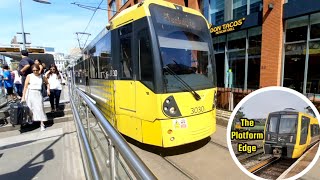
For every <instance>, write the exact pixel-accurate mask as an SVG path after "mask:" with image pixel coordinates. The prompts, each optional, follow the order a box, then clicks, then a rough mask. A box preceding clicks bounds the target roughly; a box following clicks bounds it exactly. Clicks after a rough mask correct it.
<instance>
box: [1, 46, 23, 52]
mask: <svg viewBox="0 0 320 180" xmlns="http://www.w3.org/2000/svg"><path fill="white" fill-rule="evenodd" d="M0 52H20V48H15V47H0Z"/></svg>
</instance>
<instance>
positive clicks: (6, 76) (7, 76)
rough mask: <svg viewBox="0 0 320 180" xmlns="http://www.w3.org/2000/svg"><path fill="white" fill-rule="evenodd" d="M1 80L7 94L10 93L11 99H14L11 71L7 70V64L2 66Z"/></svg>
mask: <svg viewBox="0 0 320 180" xmlns="http://www.w3.org/2000/svg"><path fill="white" fill-rule="evenodd" d="M3 70H4V71H3V80H4V87H5V88H6V90H7V94H8V95H10V98H11V100H14V95H13V80H12V77H11V72H10V70H9V66H8V65H4V66H3Z"/></svg>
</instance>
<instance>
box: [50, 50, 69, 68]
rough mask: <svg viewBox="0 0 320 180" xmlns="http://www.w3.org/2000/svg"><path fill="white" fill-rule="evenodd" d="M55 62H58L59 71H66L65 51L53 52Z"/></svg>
mask: <svg viewBox="0 0 320 180" xmlns="http://www.w3.org/2000/svg"><path fill="white" fill-rule="evenodd" d="M53 56H54V63H55V64H56V66H57V68H58V70H59V71H64V69H65V61H66V59H65V58H64V54H63V53H53Z"/></svg>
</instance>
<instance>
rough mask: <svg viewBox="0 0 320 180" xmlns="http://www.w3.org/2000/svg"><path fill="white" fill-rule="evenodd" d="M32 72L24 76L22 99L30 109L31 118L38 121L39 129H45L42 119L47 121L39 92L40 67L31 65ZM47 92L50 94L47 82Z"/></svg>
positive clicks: (40, 81)
mask: <svg viewBox="0 0 320 180" xmlns="http://www.w3.org/2000/svg"><path fill="white" fill-rule="evenodd" d="M31 69H32V72H33V73H32V74H29V75H28V76H27V78H26V81H25V85H24V89H23V96H22V101H26V102H27V105H28V107H29V108H30V110H31V115H32V120H33V121H40V122H41V123H40V127H41V129H40V130H41V131H44V130H45V126H44V123H43V122H44V121H47V116H46V114H45V112H44V107H43V98H42V93H41V87H42V83H43V78H42V76H41V75H40V67H39V65H37V64H34V65H32V67H31ZM47 89H48V91H47V93H48V95H50V91H49V89H50V85H49V83H47Z"/></svg>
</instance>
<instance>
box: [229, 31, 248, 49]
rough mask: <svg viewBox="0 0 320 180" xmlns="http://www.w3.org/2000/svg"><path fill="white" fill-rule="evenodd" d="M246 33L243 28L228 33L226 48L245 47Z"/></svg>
mask: <svg viewBox="0 0 320 180" xmlns="http://www.w3.org/2000/svg"><path fill="white" fill-rule="evenodd" d="M246 34H247V32H246V31H245V30H244V31H238V32H234V33H230V34H228V50H231V49H245V48H246Z"/></svg>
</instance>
